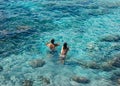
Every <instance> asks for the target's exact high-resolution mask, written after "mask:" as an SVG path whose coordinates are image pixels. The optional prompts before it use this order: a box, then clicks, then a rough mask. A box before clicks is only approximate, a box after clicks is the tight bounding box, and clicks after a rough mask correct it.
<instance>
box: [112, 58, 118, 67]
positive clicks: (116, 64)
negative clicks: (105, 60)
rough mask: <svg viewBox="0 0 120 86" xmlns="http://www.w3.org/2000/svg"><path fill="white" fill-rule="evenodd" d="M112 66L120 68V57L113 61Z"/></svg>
mask: <svg viewBox="0 0 120 86" xmlns="http://www.w3.org/2000/svg"><path fill="white" fill-rule="evenodd" d="M112 65H113V66H115V67H119V68H120V57H116V58H114V59H113V60H112Z"/></svg>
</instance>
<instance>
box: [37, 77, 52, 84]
mask: <svg viewBox="0 0 120 86" xmlns="http://www.w3.org/2000/svg"><path fill="white" fill-rule="evenodd" d="M38 79H40V81H42V83H44V84H47V85H48V84H50V79H49V78H47V77H44V76H39V77H38Z"/></svg>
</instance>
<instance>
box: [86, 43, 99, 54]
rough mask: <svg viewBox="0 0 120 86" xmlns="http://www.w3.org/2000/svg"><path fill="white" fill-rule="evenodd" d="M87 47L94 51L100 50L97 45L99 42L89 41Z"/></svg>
mask: <svg viewBox="0 0 120 86" xmlns="http://www.w3.org/2000/svg"><path fill="white" fill-rule="evenodd" d="M87 49H88V50H89V51H90V52H92V51H95V50H98V49H99V48H98V47H97V44H96V43H94V42H89V43H87Z"/></svg>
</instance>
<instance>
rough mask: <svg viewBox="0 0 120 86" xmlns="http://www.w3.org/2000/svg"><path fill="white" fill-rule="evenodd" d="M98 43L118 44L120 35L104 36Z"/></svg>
mask: <svg viewBox="0 0 120 86" xmlns="http://www.w3.org/2000/svg"><path fill="white" fill-rule="evenodd" d="M100 41H106V42H118V41H120V35H116V34H110V35H105V36H103V37H102V38H101V39H100Z"/></svg>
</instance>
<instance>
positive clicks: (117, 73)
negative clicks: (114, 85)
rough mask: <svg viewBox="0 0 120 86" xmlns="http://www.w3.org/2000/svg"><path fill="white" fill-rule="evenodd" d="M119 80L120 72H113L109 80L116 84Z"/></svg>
mask: <svg viewBox="0 0 120 86" xmlns="http://www.w3.org/2000/svg"><path fill="white" fill-rule="evenodd" d="M119 78H120V71H115V72H113V74H112V76H111V78H110V80H112V81H114V82H116V81H117V80H118V79H119Z"/></svg>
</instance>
